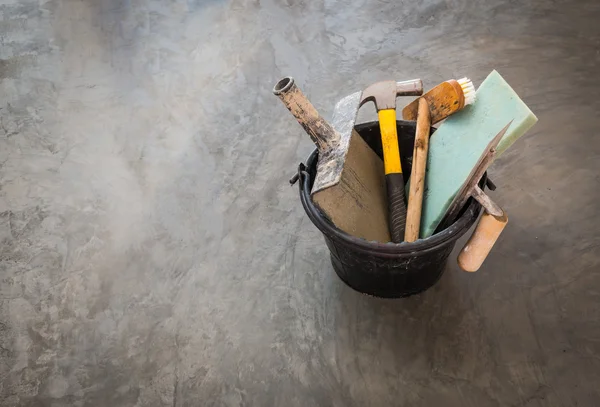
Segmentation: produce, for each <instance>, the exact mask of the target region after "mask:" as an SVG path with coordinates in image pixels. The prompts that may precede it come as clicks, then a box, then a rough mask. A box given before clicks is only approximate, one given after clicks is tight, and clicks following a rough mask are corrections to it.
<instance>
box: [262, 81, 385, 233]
mask: <svg viewBox="0 0 600 407" xmlns="http://www.w3.org/2000/svg"><path fill="white" fill-rule="evenodd" d="M273 93H274V94H275V95H276V96H278V97H279V98H280V99H281V101H282V102H283V104H284V105H285V106H286V107H287V108H288V110H289V111H290V112H291V113H292V114H293V115H294V117H295V118H296V120H298V123H300V125H302V127H303V128H304V130H305V131H306V132H307V133H308V134H309V136H310V137H311V139H312V141H313V142H314V143H315V144H316V146H317V149H318V151H319V159H318V162H317V174H316V177H315V180H314V183H313V186H312V190H311V196H312V199H313V201H314V202H315V204H316V205H317V206H318V207H319V209H320V210H321V211H322V212H323V213H324V214H325V216H327V217H328V218H329V219H330V220H331V221H332V222H333V224H334V225H335V226H336V227H338V228H339V229H341V230H343V231H344V232H346V233H348V234H350V235H353V236H357V237H361V238H363V239H367V240H375V241H378V242H389V241H390V233H389V230H388V217H387V204H386V195H385V185H384V182H385V181H384V176H383V162H382V161H381V158H379V156H378V155H377V154H376V153H375V152H374V151H373V150H372V149H371V148H370V147H369V146H368V145H367V144H366V143H365V141H364V140H363V139H362V138H361V137H360V135H359V134H358V133H356V131H355V130H354V122H355V120H356V114H357V113H358V108H359V103H360V100H361V95H362V92H356V93H353V94H351V95H349V96H347V97H345V98H343V99H342V100H340V101H339V102H338V103H337V104H336V106H335V109H334V114H333V121H332V124H329V123H328V122H327V121H326V120H325V119H323V118H322V117H321V115H319V113H318V112H317V110H316V109H315V108H314V106H313V105H312V104H311V103H310V101H309V100H308V99H307V98H306V96H304V94H303V93H302V92H301V91H300V89H298V87H297V86H296V84H295V83H294V79H293V78H291V77H286V78H283V79H281V80H280V81H279V82H277V84H276V85H275V87H274V88H273Z"/></svg>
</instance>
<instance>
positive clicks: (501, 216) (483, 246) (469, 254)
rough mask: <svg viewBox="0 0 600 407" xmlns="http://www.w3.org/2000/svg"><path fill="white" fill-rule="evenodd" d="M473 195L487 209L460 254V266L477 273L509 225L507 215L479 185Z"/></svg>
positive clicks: (472, 192) (474, 189)
mask: <svg viewBox="0 0 600 407" xmlns="http://www.w3.org/2000/svg"><path fill="white" fill-rule="evenodd" d="M471 195H472V196H473V197H474V198H475V199H476V200H477V202H479V203H480V204H481V205H482V206H483V208H484V209H485V213H484V214H483V215H482V216H481V219H479V223H478V224H477V227H476V228H475V231H474V232H473V234H472V235H471V237H470V238H469V240H468V241H467V243H466V244H465V246H464V247H463V249H462V250H461V251H460V253H459V254H458V265H459V266H460V268H461V269H463V270H464V271H469V272H473V271H477V270H479V268H480V267H481V265H482V264H483V262H484V261H485V259H486V257H487V255H488V254H489V253H490V251H491V250H492V247H494V244H495V243H496V240H498V237H499V236H500V233H502V231H503V230H504V227H505V226H506V224H507V223H508V217H507V216H506V213H505V212H504V211H503V210H502V208H500V207H499V206H498V205H496V204H495V203H494V202H493V201H492V200H491V199H490V197H489V196H487V195H486V194H485V193H484V192H483V191H482V190H481V188H479V187H478V186H477V185H475V187H474V188H473V190H472V191H471Z"/></svg>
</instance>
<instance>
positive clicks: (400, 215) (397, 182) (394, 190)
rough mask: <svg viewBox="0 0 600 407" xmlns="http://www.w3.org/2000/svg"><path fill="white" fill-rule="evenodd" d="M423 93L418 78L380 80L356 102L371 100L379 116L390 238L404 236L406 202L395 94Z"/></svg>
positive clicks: (410, 94)
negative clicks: (397, 130)
mask: <svg viewBox="0 0 600 407" xmlns="http://www.w3.org/2000/svg"><path fill="white" fill-rule="evenodd" d="M422 93H423V83H422V82H421V80H420V79H414V80H410V81H404V82H395V81H383V82H377V83H374V84H373V85H371V86H369V87H368V88H367V89H365V90H364V91H363V93H362V99H361V101H360V105H361V106H362V105H363V104H364V103H366V102H370V101H372V102H373V103H375V108H376V109H377V113H378V116H379V130H380V132H381V144H382V146H383V164H384V168H385V183H386V189H387V197H388V213H389V223H390V234H391V236H392V242H394V243H400V242H402V240H403V238H404V225H405V223H406V202H405V201H404V176H403V175H402V165H401V164H400V150H399V148H398V135H397V132H396V97H397V96H419V95H421V94H422Z"/></svg>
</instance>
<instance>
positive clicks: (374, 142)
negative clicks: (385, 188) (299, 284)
mask: <svg viewBox="0 0 600 407" xmlns="http://www.w3.org/2000/svg"><path fill="white" fill-rule="evenodd" d="M415 126H416V125H415V122H407V121H398V143H399V146H400V151H401V152H402V153H407V154H403V156H402V157H401V161H402V168H403V169H404V172H405V173H406V174H410V169H411V164H412V157H410V156H411V155H412V151H413V144H414V137H415ZM356 130H357V131H358V133H359V134H360V135H361V136H362V137H363V139H364V140H365V141H366V142H367V143H368V144H369V145H370V146H371V148H373V150H375V152H376V153H377V154H379V156H380V157H381V155H382V150H381V138H380V134H379V124H378V123H377V122H371V123H364V124H361V125H358V126H356ZM317 157H318V153H317V150H316V149H315V151H313V153H312V154H311V155H310V157H309V158H308V160H307V162H306V165H302V164H301V165H300V168H299V171H298V175H299V177H300V183H299V184H300V200H301V202H302V206H303V207H304V210H305V211H306V214H307V215H308V217H309V218H310V220H311V221H312V223H314V224H315V226H316V227H317V228H319V230H320V231H321V232H322V233H323V236H324V237H325V243H327V247H328V248H329V251H330V254H331V264H332V265H333V268H334V270H335V272H336V273H337V275H338V276H339V277H340V278H341V279H342V280H343V281H344V282H345V283H346V284H348V285H349V286H350V287H352V288H354V289H355V290H357V291H360V292H362V293H365V294H370V295H375V296H378V297H387V298H398V297H405V296H408V295H412V294H416V293H419V292H421V291H424V290H426V289H428V288H429V287H431V286H432V285H433V284H434V283H435V282H436V281H437V280H438V279H439V278H440V277H441V275H442V273H443V272H444V269H445V267H446V262H447V261H448V256H449V255H450V253H451V252H452V249H453V248H454V245H455V244H456V241H457V240H458V239H459V238H460V237H461V236H462V235H464V234H465V233H466V232H467V230H468V229H469V228H470V227H471V226H472V225H473V223H474V222H475V221H476V220H477V217H478V216H479V212H480V210H481V205H479V203H477V201H475V200H474V199H470V200H469V201H468V202H467V204H466V207H465V208H464V209H463V211H462V213H461V215H460V216H459V218H458V220H457V221H456V222H454V224H452V225H451V226H450V227H449V228H447V229H445V230H443V231H441V232H438V233H436V234H434V235H433V236H431V237H428V238H427V239H421V240H417V241H416V242H412V243H399V244H396V243H377V242H369V241H367V240H364V239H361V238H357V237H354V236H351V235H349V234H347V233H346V232H343V231H342V230H340V229H338V228H337V227H335V226H334V225H333V224H332V223H331V222H330V221H329V220H328V219H327V218H326V217H325V216H324V215H323V214H322V213H321V212H320V211H319V209H318V208H317V207H316V206H315V205H314V203H313V202H312V199H311V198H310V190H311V188H312V182H313V180H314V176H315V171H316V165H317ZM484 184H485V176H484V179H482V180H481V184H480V185H481V187H482V188H483V186H484Z"/></svg>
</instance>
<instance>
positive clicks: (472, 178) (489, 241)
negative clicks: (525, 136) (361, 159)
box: [440, 120, 512, 272]
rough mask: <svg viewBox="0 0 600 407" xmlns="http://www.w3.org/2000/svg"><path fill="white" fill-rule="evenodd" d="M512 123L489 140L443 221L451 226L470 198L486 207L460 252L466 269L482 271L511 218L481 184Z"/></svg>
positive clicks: (461, 260)
mask: <svg viewBox="0 0 600 407" xmlns="http://www.w3.org/2000/svg"><path fill="white" fill-rule="evenodd" d="M511 123H512V120H511V121H510V122H509V123H508V124H507V125H506V126H504V128H502V130H500V132H498V134H496V136H495V137H494V138H493V139H492V140H491V141H490V142H489V144H488V145H487V147H486V148H485V150H484V151H483V153H482V154H481V157H479V160H478V161H477V164H476V165H475V167H474V168H473V170H472V171H471V174H469V177H468V179H467V181H466V182H465V183H464V184H463V186H462V187H461V189H460V190H459V192H458V193H457V194H456V196H455V197H454V200H453V201H452V204H450V207H449V208H448V212H447V213H446V216H445V217H444V220H443V221H442V222H441V224H440V227H441V228H442V229H445V228H446V227H448V226H450V225H451V224H452V223H453V222H454V221H455V219H456V218H457V217H458V215H459V214H460V211H461V209H462V208H463V207H464V205H465V204H466V203H467V200H468V199H469V198H470V197H473V198H475V199H476V200H477V202H479V203H480V204H481V205H482V206H483V208H484V210H485V213H484V214H483V215H482V216H481V219H480V220H479V223H478V224H477V227H476V228H475V231H474V232H473V234H472V235H471V237H470V238H469V241H468V242H467V243H466V244H465V246H464V247H463V249H462V250H461V252H460V253H459V255H458V265H459V266H460V267H461V268H462V269H463V270H464V271H470V272H473V271H477V270H479V268H480V267H481V265H482V264H483V262H484V261H485V259H486V257H487V255H488V254H489V252H490V251H491V250H492V247H493V246H494V244H495V243H496V240H498V237H499V236H500V233H502V230H504V227H505V226H506V224H507V222H508V217H507V216H506V213H505V212H504V210H502V208H500V207H499V206H498V205H497V204H495V203H494V202H493V201H492V200H491V199H490V197H489V196H488V195H486V194H485V192H483V190H482V189H481V188H480V187H479V185H478V183H479V180H480V179H481V177H482V176H483V174H484V173H485V172H486V171H487V169H488V167H489V166H490V164H491V163H492V162H493V161H494V158H495V157H496V148H497V146H498V143H500V140H502V137H503V136H504V134H505V133H506V131H507V130H508V128H509V127H510V125H511Z"/></svg>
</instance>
